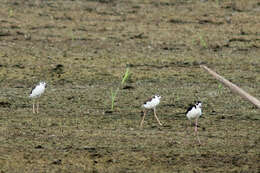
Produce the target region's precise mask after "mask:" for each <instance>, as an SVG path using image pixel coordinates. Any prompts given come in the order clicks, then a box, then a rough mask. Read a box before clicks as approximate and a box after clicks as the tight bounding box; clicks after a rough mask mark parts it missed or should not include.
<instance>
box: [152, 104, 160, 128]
mask: <svg viewBox="0 0 260 173" xmlns="http://www.w3.org/2000/svg"><path fill="white" fill-rule="evenodd" d="M155 111H156V110H155V108H154V109H153V112H154V116H155V118H156V120H157V122H158V123H159V124H160V126H162V123H161V122H160V120H159V118H158V117H157V116H156V112H155Z"/></svg>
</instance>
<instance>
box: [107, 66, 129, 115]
mask: <svg viewBox="0 0 260 173" xmlns="http://www.w3.org/2000/svg"><path fill="white" fill-rule="evenodd" d="M129 74H130V73H129V67H127V68H126V71H125V74H124V76H123V78H122V81H121V83H120V85H119V86H118V87H117V89H116V90H113V89H111V111H113V110H114V105H115V99H116V96H117V94H118V92H119V89H120V87H121V86H123V85H124V84H125V82H126V81H127V79H128V78H129Z"/></svg>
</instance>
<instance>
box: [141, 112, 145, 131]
mask: <svg viewBox="0 0 260 173" xmlns="http://www.w3.org/2000/svg"><path fill="white" fill-rule="evenodd" d="M145 115H146V110H144V115H143V118H142V121H141V123H140V127H143V123H144V118H145Z"/></svg>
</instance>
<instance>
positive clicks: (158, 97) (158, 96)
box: [154, 95, 162, 100]
mask: <svg viewBox="0 0 260 173" xmlns="http://www.w3.org/2000/svg"><path fill="white" fill-rule="evenodd" d="M154 98H157V99H159V100H160V99H161V98H162V97H161V96H160V95H155V96H154Z"/></svg>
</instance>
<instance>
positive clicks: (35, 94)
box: [29, 82, 47, 113]
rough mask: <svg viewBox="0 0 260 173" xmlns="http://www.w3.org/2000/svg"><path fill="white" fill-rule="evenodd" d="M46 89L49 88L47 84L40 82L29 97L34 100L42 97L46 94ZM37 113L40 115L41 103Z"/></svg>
mask: <svg viewBox="0 0 260 173" xmlns="http://www.w3.org/2000/svg"><path fill="white" fill-rule="evenodd" d="M46 87H47V84H46V82H40V83H39V84H38V85H36V86H35V87H33V88H32V91H31V93H30V96H29V97H30V98H32V99H34V98H38V97H40V96H41V95H42V94H43V93H44V91H45V88H46ZM33 113H35V109H34V100H33ZM36 113H39V102H37V111H36Z"/></svg>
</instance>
